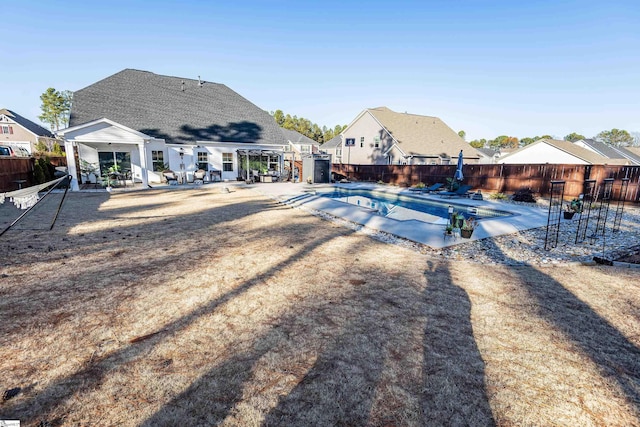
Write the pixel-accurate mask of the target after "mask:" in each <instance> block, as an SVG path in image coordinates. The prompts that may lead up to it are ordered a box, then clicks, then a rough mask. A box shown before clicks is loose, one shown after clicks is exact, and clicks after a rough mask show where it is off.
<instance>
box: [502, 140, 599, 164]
mask: <svg viewBox="0 0 640 427" xmlns="http://www.w3.org/2000/svg"><path fill="white" fill-rule="evenodd" d="M498 163H506V164H537V163H551V164H576V165H588V164H589V162H586V161H584V160H582V159H580V158H578V157H576V156H574V155H572V154H570V153H567V152H566V151H562V150H560V149H558V148H556V147H554V146H552V145H549V144H547V143H546V142H544V141H539V142H535V143H533V144H531V145H529V146H527V147H525V148H523V149H521V150H519V151H516V152H514V153H513V154H510V155H508V156H505V157H504V158H501V159H498Z"/></svg>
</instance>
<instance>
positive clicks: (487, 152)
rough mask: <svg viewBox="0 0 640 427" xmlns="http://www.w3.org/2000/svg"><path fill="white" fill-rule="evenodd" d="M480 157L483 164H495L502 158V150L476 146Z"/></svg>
mask: <svg viewBox="0 0 640 427" xmlns="http://www.w3.org/2000/svg"><path fill="white" fill-rule="evenodd" d="M476 151H477V152H478V155H479V156H480V159H479V161H478V163H481V164H493V163H496V162H497V160H498V158H500V154H501V152H500V151H495V150H492V149H491V148H476Z"/></svg>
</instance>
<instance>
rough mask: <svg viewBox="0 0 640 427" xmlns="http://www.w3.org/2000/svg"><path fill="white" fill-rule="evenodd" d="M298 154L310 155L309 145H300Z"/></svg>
mask: <svg viewBox="0 0 640 427" xmlns="http://www.w3.org/2000/svg"><path fill="white" fill-rule="evenodd" d="M300 152H301V153H302V154H309V153H311V146H310V145H301V146H300Z"/></svg>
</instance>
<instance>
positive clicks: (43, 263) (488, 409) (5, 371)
mask: <svg viewBox="0 0 640 427" xmlns="http://www.w3.org/2000/svg"><path fill="white" fill-rule="evenodd" d="M219 190H220V187H214V186H204V187H203V188H201V189H191V190H182V189H165V190H147V191H139V192H129V193H113V194H107V193H84V194H80V193H71V194H70V195H69V196H68V199H67V200H66V202H65V204H64V206H63V210H62V212H61V215H60V218H59V219H58V222H57V223H56V226H55V227H54V228H53V230H52V231H48V222H49V221H50V220H51V219H52V212H51V209H55V207H56V206H55V203H56V202H57V200H56V199H55V198H56V197H59V196H53V197H52V198H51V200H49V201H47V202H46V203H44V204H43V205H42V206H39V207H38V209H37V210H36V212H34V215H30V216H29V217H28V219H27V220H26V221H24V222H23V223H21V224H20V227H19V229H17V230H11V231H9V232H8V233H7V234H5V235H4V236H2V237H0V259H2V260H3V262H2V265H1V266H0V393H3V392H5V390H14V391H13V392H12V393H7V394H6V395H5V396H4V397H5V398H4V399H3V401H2V402H0V419H19V420H21V421H22V425H23V426H62V425H64V426H67V425H69V426H71V425H74V426H75V425H91V426H112V425H118V426H137V425H143V426H175V425H225V426H254V425H268V426H271V425H287V426H307V425H318V426H332V425H343V426H347V425H349V426H360V425H371V426H415V425H473V426H480V425H501V426H511V425H518V426H527V425H531V426H539V425H572V426H573V425H580V426H589V425H599V426H605V425H606V426H633V425H640V270H639V269H627V268H617V267H607V266H578V265H572V266H564V267H553V268H536V267H533V266H521V267H509V266H505V265H496V266H490V267H488V266H486V265H483V264H479V263H467V262H464V261H456V262H452V261H447V260H444V259H440V258H438V257H436V256H434V255H429V254H421V253H419V252H417V251H412V250H410V249H407V248H405V247H401V246H398V245H392V244H387V243H383V242H380V241H377V240H374V239H372V238H370V237H368V236H366V235H364V234H361V233H357V232H354V231H353V230H350V229H347V228H344V227H341V226H339V225H337V224H335V223H332V222H329V221H325V220H322V219H320V218H317V217H314V216H312V215H310V214H309V213H307V212H305V211H303V210H299V209H291V208H288V207H285V206H282V205H279V204H278V203H276V202H275V201H273V200H271V199H269V198H266V197H263V196H261V195H258V194H256V193H255V192H253V191H251V190H248V189H242V188H237V189H236V190H235V191H232V192H231V193H223V192H221V191H219ZM11 214H15V211H13V210H12V209H10V208H7V207H6V206H0V225H2V224H4V223H6V222H7V221H8V216H9V215H11ZM3 215H4V216H3ZM2 228H4V227H2ZM496 249H497V250H499V248H496ZM18 388H19V390H17V389H18ZM16 393H17V394H16ZM13 394H15V396H11V395H13ZM9 397H10V398H9Z"/></svg>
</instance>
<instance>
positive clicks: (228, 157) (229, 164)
mask: <svg viewBox="0 0 640 427" xmlns="http://www.w3.org/2000/svg"><path fill="white" fill-rule="evenodd" d="M222 170H223V171H225V172H233V153H222Z"/></svg>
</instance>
